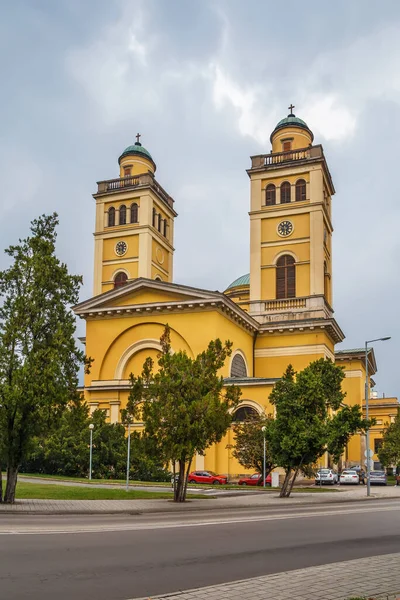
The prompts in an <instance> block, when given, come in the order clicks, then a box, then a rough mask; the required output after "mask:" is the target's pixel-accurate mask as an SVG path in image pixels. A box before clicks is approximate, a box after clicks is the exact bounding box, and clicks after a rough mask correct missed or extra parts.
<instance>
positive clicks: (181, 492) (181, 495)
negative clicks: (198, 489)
mask: <svg viewBox="0 0 400 600" xmlns="http://www.w3.org/2000/svg"><path fill="white" fill-rule="evenodd" d="M178 463H179V477H178V481H177V485H176V490H175V496H174V501H175V502H184V501H185V460H179V461H178Z"/></svg>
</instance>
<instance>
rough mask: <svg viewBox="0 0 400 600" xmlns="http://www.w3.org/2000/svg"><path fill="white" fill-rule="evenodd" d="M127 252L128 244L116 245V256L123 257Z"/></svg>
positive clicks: (120, 243)
mask: <svg viewBox="0 0 400 600" xmlns="http://www.w3.org/2000/svg"><path fill="white" fill-rule="evenodd" d="M127 250H128V246H127V244H126V242H117V243H116V244H115V254H116V255H117V256H123V255H124V254H125V252H126V251H127Z"/></svg>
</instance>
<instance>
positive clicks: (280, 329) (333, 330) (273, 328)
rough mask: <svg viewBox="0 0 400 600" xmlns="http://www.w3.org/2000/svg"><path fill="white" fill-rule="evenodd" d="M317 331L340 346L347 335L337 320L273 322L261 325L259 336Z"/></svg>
mask: <svg viewBox="0 0 400 600" xmlns="http://www.w3.org/2000/svg"><path fill="white" fill-rule="evenodd" d="M316 330H319V331H326V332H327V334H328V335H329V337H330V338H331V340H332V342H333V343H334V344H338V343H339V342H341V341H343V340H344V338H345V335H344V333H343V331H342V330H341V328H340V327H339V325H338V323H337V322H336V319H304V320H297V321H273V322H271V323H263V324H262V325H260V328H259V335H260V334H271V335H276V334H277V333H297V332H308V331H310V332H311V331H316Z"/></svg>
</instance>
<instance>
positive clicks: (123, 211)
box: [119, 204, 126, 225]
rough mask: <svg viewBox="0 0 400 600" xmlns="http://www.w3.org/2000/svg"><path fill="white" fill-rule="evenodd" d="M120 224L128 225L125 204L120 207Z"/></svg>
mask: <svg viewBox="0 0 400 600" xmlns="http://www.w3.org/2000/svg"><path fill="white" fill-rule="evenodd" d="M119 224H120V225H126V206H125V204H123V205H122V206H120V207H119Z"/></svg>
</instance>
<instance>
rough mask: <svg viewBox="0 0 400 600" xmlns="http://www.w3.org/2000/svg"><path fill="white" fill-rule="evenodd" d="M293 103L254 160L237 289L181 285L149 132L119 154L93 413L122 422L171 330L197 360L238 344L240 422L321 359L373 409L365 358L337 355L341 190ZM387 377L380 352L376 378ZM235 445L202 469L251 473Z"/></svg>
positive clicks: (94, 328)
mask: <svg viewBox="0 0 400 600" xmlns="http://www.w3.org/2000/svg"><path fill="white" fill-rule="evenodd" d="M290 108H291V112H290V114H289V115H288V116H287V117H286V118H284V119H282V120H281V121H279V123H278V124H277V125H276V127H275V129H274V130H273V132H272V134H271V138H270V141H271V146H272V147H271V151H270V152H269V153H268V154H261V155H256V156H252V157H251V165H250V168H249V169H248V170H247V174H248V176H249V179H250V212H249V215H250V273H249V274H245V275H242V276H241V277H239V278H238V279H236V280H235V281H234V282H233V283H232V284H231V285H230V286H229V287H228V289H226V290H225V292H215V291H209V290H204V289H199V288H195V287H190V286H186V285H180V284H179V283H174V282H173V256H174V221H175V218H176V216H177V213H176V212H175V208H174V200H173V198H172V197H171V196H170V195H169V194H168V193H167V192H166V191H165V190H164V189H163V188H162V187H161V185H160V183H158V181H157V180H156V178H155V172H156V164H155V162H154V160H153V158H152V156H151V154H150V153H149V152H148V151H147V150H146V149H145V148H144V147H143V146H142V144H141V143H140V141H139V139H140V136H139V135H138V136H137V141H136V143H135V144H134V145H132V146H128V147H127V148H126V149H125V150H124V151H123V152H122V154H121V156H120V157H119V159H118V163H119V176H118V177H117V178H116V179H111V180H106V181H99V182H98V188H97V192H96V193H95V194H93V197H94V199H95V202H96V224H95V233H94V238H95V253H94V289H93V297H92V298H90V299H89V300H86V301H84V302H82V303H80V304H78V305H77V306H76V307H75V309H74V310H75V313H76V314H77V315H79V316H80V317H82V318H84V319H85V320H86V340H85V343H86V353H87V354H88V355H89V356H91V357H92V358H93V359H94V362H93V365H92V369H91V372H90V374H89V375H86V376H85V381H84V394H85V399H86V401H87V403H88V404H89V407H90V409H91V410H92V411H93V410H95V409H97V408H99V409H103V410H105V411H106V413H107V415H108V417H109V419H110V421H111V422H117V421H119V420H120V410H121V409H123V408H124V407H125V406H126V403H127V399H128V395H129V375H130V373H134V374H135V375H138V374H140V373H141V370H142V366H143V363H144V361H145V359H146V358H147V357H148V356H151V357H152V358H153V359H155V360H156V359H157V354H158V353H159V351H160V344H159V339H160V336H161V334H162V332H163V330H164V326H165V324H166V323H168V324H169V325H170V327H171V342H172V347H173V350H175V351H176V350H185V351H186V352H187V353H188V355H189V356H191V357H194V356H196V355H197V354H198V353H199V352H201V351H203V350H204V349H205V348H206V347H207V345H208V343H209V342H210V340H211V339H215V338H216V337H219V338H220V339H222V340H227V339H229V340H231V341H232V343H233V353H232V356H231V358H230V360H229V362H227V364H225V366H224V368H223V369H222V372H221V374H222V376H223V377H224V378H225V381H226V384H227V385H229V384H232V383H235V384H236V385H238V386H239V387H240V388H241V391H242V396H241V402H240V405H239V407H238V408H237V410H236V411H235V414H234V420H236V421H240V420H242V419H243V418H244V417H245V416H246V414H249V413H251V412H252V411H256V412H259V413H261V412H262V411H266V412H267V413H270V412H272V411H273V410H272V406H271V405H270V403H269V395H270V392H271V390H272V388H273V386H274V384H275V382H276V381H277V380H278V379H279V378H280V377H281V376H282V374H283V372H284V371H285V369H286V367H287V365H288V364H289V363H291V364H292V365H293V367H294V368H295V370H297V371H298V370H301V369H303V368H304V367H306V366H307V365H308V364H309V363H310V362H311V361H314V360H316V359H319V358H330V359H332V360H336V361H339V364H341V365H343V367H344V369H345V375H346V378H345V380H344V390H345V391H346V392H347V397H346V402H348V403H349V404H355V403H358V404H362V402H363V397H364V381H365V367H364V357H363V353H362V351H361V350H357V349H356V350H348V351H345V350H341V351H339V352H336V353H335V345H336V344H337V343H339V342H341V341H342V340H343V339H344V334H343V332H342V330H341V329H340V327H339V325H338V323H337V321H336V319H335V317H334V312H333V308H332V234H333V227H332V220H331V216H332V198H333V195H334V194H335V188H334V185H333V181H332V177H331V174H330V172H329V168H328V165H327V161H326V158H325V155H324V151H323V148H322V146H321V145H320V144H314V135H313V133H312V131H311V130H310V128H309V127H308V125H307V124H306V123H305V122H304V121H303V120H301V119H299V118H298V117H296V116H295V115H294V114H293V112H292V108H293V107H290ZM243 210H245V207H243ZM221 266H222V265H221ZM375 372H376V363H375V357H374V352H373V349H371V350H370V351H369V373H370V374H371V375H372V376H373V375H374V373H375ZM393 402H395V403H396V404H397V400H395V399H394V400H393ZM383 419H384V417H382V422H383ZM135 425H136V426H137V427H138V428H140V427H141V426H142V424H141V423H137V424H135ZM378 436H379V431H378ZM233 442H234V436H233V432H232V431H228V433H227V435H226V437H225V439H223V440H222V441H221V443H219V444H218V445H216V446H214V447H212V448H210V449H209V450H208V451H207V454H206V456H205V457H202V456H197V457H196V464H195V468H196V469H211V470H213V471H217V472H219V473H226V474H228V475H229V476H234V475H235V474H239V473H242V472H243V467H241V466H240V465H239V464H238V463H237V462H236V461H235V459H234V458H233V457H232V456H231V450H230V449H229V446H230V445H231V444H232V443H233ZM372 443H373V444H374V443H375V442H374V440H373V441H372ZM364 450H365V444H364V443H363V440H361V439H360V436H355V437H354V438H353V439H352V440H351V442H350V444H349V447H348V448H347V450H346V455H345V457H344V460H345V464H347V465H349V466H350V465H354V464H359V463H361V461H363V460H364V459H363V456H364ZM375 458H376V457H375ZM326 460H329V458H328V457H327V458H326Z"/></svg>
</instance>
